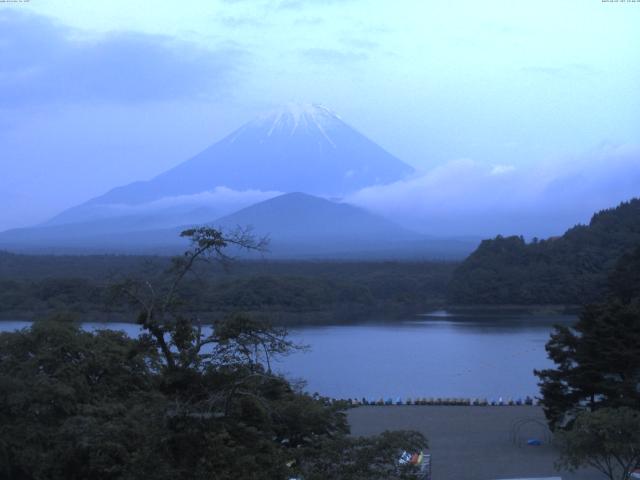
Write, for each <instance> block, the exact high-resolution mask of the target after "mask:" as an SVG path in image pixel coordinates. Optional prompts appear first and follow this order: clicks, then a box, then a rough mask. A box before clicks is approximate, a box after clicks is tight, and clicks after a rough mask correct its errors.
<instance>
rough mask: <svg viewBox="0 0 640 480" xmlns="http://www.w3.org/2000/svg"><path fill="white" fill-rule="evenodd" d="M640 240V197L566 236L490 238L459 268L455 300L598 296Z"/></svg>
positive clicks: (555, 300)
mask: <svg viewBox="0 0 640 480" xmlns="http://www.w3.org/2000/svg"><path fill="white" fill-rule="evenodd" d="M637 246H640V199H638V198H635V199H632V200H630V201H629V202H623V203H621V204H620V205H619V206H617V207H616V208H612V209H608V210H602V211H600V212H598V213H596V214H595V215H594V216H593V217H592V218H591V221H590V222H589V225H577V226H575V227H573V228H571V229H570V230H568V231H567V232H566V233H565V234H564V235H562V236H561V237H552V238H549V239H546V240H537V239H534V240H533V241H531V242H529V243H527V242H525V240H524V239H523V237H516V236H513V237H503V236H498V237H496V238H495V239H493V240H484V241H483V242H482V243H481V244H480V246H479V247H478V248H477V250H476V251H475V252H473V253H472V254H471V255H470V256H469V257H468V258H467V259H466V260H465V261H464V262H463V263H462V264H461V265H460V266H459V267H458V268H457V269H456V270H455V271H454V274H453V277H452V280H451V283H450V285H449V295H448V299H449V302H450V303H452V304H459V305H464V304H466V305H469V304H476V305H482V304H486V305H498V304H521V305H532V304H565V305H576V304H583V303H590V302H593V301H596V300H597V299H598V298H599V297H601V295H602V294H603V292H604V289H605V285H606V279H607V274H608V273H609V272H610V271H611V270H612V269H613V267H614V266H615V263H616V261H617V260H618V259H619V258H620V257H621V256H622V255H623V254H624V253H626V252H628V251H630V250H631V249H632V248H634V247H637Z"/></svg>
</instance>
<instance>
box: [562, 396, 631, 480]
mask: <svg viewBox="0 0 640 480" xmlns="http://www.w3.org/2000/svg"><path fill="white" fill-rule="evenodd" d="M559 441H560V442H559V443H560V446H561V456H560V460H559V464H560V466H561V467H564V468H567V469H569V470H575V469H577V468H580V467H583V466H590V467H593V468H595V469H597V470H599V471H600V472H602V473H603V474H604V475H606V477H607V478H609V479H610V480H628V479H629V478H630V475H631V473H632V472H633V471H634V470H635V469H636V468H638V467H639V466H640V412H638V411H637V410H632V409H630V408H628V407H620V408H602V409H599V410H596V411H594V412H582V413H580V414H579V415H578V416H577V417H576V419H575V422H574V424H573V426H572V428H571V429H570V430H567V431H563V432H561V433H560V434H559Z"/></svg>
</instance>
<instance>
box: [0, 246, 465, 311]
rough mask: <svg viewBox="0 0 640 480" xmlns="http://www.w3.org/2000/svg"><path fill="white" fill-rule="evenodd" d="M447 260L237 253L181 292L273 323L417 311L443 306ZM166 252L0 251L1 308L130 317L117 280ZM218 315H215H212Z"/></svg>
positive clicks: (159, 261) (153, 269) (160, 260)
mask: <svg viewBox="0 0 640 480" xmlns="http://www.w3.org/2000/svg"><path fill="white" fill-rule="evenodd" d="M455 265H456V264H454V263H449V262H337V261H336V262H327V261H323V262H313V261H308V262H304V261H297V262H294V261H267V260H264V261H235V262H233V263H232V264H231V265H230V266H225V265H217V266H212V265H199V266H197V267H196V268H194V272H193V273H192V274H190V276H189V277H188V278H187V279H185V282H184V284H183V285H182V287H181V288H182V291H181V294H182V295H183V297H184V298H187V299H188V301H189V306H190V308H192V309H193V311H194V312H208V313H207V314H208V315H209V317H211V318H208V317H207V319H208V320H215V319H216V318H220V317H221V316H224V315H225V314H227V313H229V312H235V311H242V312H249V313H251V312H254V313H260V314H261V315H263V316H266V317H267V318H269V319H270V320H271V321H274V322H276V323H304V322H323V323H326V322H329V323H330V322H337V323H339V322H342V321H346V320H353V319H358V318H367V319H371V318H372V316H375V315H380V316H384V317H389V316H393V315H404V314H407V313H416V312H421V311H424V309H427V308H431V307H436V306H440V305H442V304H443V303H444V301H445V297H446V287H447V283H448V281H449V279H450V277H451V272H452V271H453V269H454V268H455ZM169 266H170V259H169V258H167V257H141V256H124V255H123V256H119V255H96V256H35V255H33V256H31V255H16V254H11V253H7V252H0V316H2V317H4V318H13V319H19V318H34V317H43V316H46V315H48V314H51V313H55V312H72V313H75V314H77V315H80V316H82V317H83V318H90V319H97V320H122V319H126V318H130V313H131V312H130V310H129V307H128V305H126V304H125V303H123V302H121V301H120V299H118V298H115V297H114V295H113V291H112V288H111V287H112V285H114V284H116V283H118V282H121V281H122V280H124V279H135V278H153V277H157V276H158V275H162V273H163V272H164V271H165V270H166V269H167V268H169ZM212 316H213V317H212Z"/></svg>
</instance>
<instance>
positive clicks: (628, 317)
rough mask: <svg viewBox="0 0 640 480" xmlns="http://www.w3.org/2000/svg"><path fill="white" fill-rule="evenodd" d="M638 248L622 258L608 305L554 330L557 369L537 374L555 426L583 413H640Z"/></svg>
mask: <svg viewBox="0 0 640 480" xmlns="http://www.w3.org/2000/svg"><path fill="white" fill-rule="evenodd" d="M638 271H640V248H638V249H636V250H635V251H633V252H632V253H629V254H627V255H625V256H623V257H622V258H621V259H620V261H619V262H618V265H617V267H616V269H615V271H614V272H613V273H612V274H611V277H610V281H609V296H608V299H607V301H606V302H605V303H600V304H593V305H588V306H586V307H584V308H583V310H582V313H581V314H580V317H579V320H578V322H577V324H576V325H575V327H572V328H568V327H556V329H555V331H554V333H553V334H552V335H551V339H550V340H549V342H548V343H547V345H546V350H547V352H548V354H549V357H550V358H551V359H552V360H553V361H554V363H555V364H556V368H552V369H546V370H541V371H536V372H535V373H536V375H538V377H539V378H540V383H539V385H540V387H541V392H542V404H543V406H544V410H545V414H546V416H547V419H548V420H549V423H550V425H551V427H552V428H557V427H563V426H565V425H570V424H571V422H572V420H573V419H574V418H575V417H576V416H577V415H578V413H580V412H581V411H584V410H589V411H593V410H595V409H598V408H602V407H630V408H633V409H637V410H640V388H639V385H640V295H639V293H640V276H639V275H638V273H637V272H638Z"/></svg>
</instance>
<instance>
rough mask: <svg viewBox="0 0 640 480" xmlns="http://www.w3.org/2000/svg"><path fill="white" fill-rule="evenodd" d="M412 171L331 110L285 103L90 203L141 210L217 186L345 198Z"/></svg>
mask: <svg viewBox="0 0 640 480" xmlns="http://www.w3.org/2000/svg"><path fill="white" fill-rule="evenodd" d="M412 171H413V169H412V168H411V167H410V166H409V165H407V164H406V163H404V162H402V161H400V160H398V159H397V158H395V157H394V156H393V155H391V154H390V153H388V152H387V151H385V150H384V149H382V148H381V147H379V146H378V145H376V144H375V143H373V142H372V141H371V140H369V139H368V138H366V137H365V136H364V135H362V134H360V133H359V132H357V131H356V130H355V129H353V128H352V127H350V126H349V125H348V124H346V123H345V122H344V121H343V120H342V119H341V118H340V117H339V116H338V115H337V114H336V113H334V112H333V111H331V110H330V109H328V108H327V107H325V106H323V105H320V104H287V105H285V106H283V107H282V108H280V109H277V110H275V111H272V112H268V113H266V114H263V115H260V116H258V117H257V118H256V119H254V120H253V121H250V122H248V123H247V124H245V125H244V126H242V127H240V128H239V129H238V130H236V131H235V132H233V133H231V134H230V135H228V136H227V137H226V138H223V139H222V140H220V141H219V142H217V143H215V144H213V145H212V146H211V147H209V148H207V149H206V150H204V151H203V152H201V153H199V154H198V155H196V156H195V157H193V158H191V159H189V160H187V161H185V162H183V163H181V164H179V165H178V166H176V167H174V168H172V169H171V170H168V171H166V172H164V173H162V174H160V175H158V176H157V177H155V178H153V179H151V180H149V181H147V182H136V183H132V184H130V185H126V186H123V187H118V188H115V189H113V190H111V191H110V192H108V193H106V194H105V195H102V196H101V197H97V198H95V199H93V200H90V201H89V202H88V204H90V205H103V204H114V203H117V204H130V205H131V204H141V203H146V202H151V201H154V200H158V199H160V198H164V197H173V196H178V195H180V196H184V195H192V194H198V193H202V192H208V191H212V190H214V189H215V188H216V187H227V188H230V189H233V190H260V191H276V192H284V193H286V192H294V191H296V192H304V193H309V194H315V195H321V196H331V197H341V196H344V195H346V194H348V193H350V192H354V191H356V190H359V189H361V188H364V187H368V186H372V185H376V184H386V183H391V182H395V181H397V180H400V179H402V178H404V177H406V176H407V175H408V174H410V173H411V172H412Z"/></svg>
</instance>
